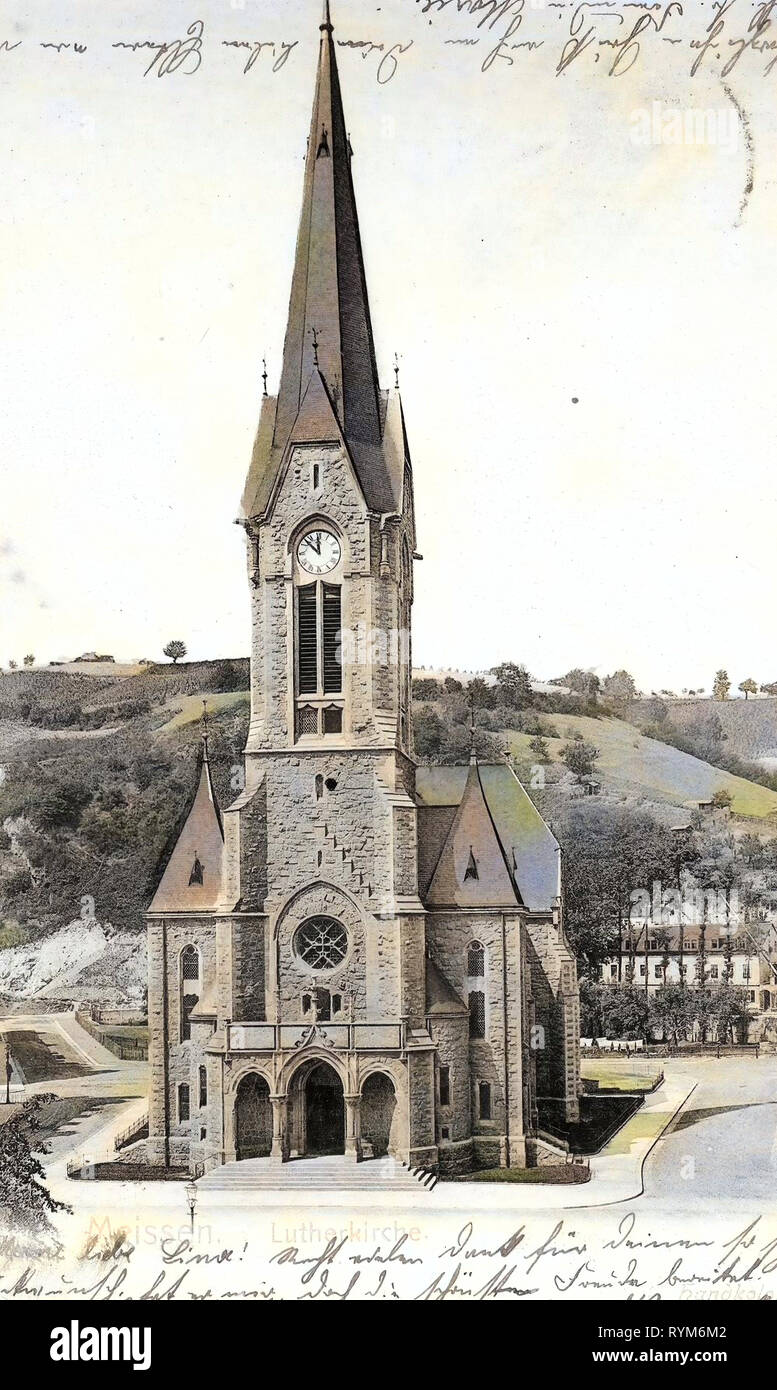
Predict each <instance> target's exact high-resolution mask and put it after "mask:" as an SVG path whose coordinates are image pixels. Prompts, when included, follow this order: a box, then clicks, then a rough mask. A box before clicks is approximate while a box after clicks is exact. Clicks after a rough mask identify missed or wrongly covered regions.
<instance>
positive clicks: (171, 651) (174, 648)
mask: <svg viewBox="0 0 777 1390" xmlns="http://www.w3.org/2000/svg"><path fill="white" fill-rule="evenodd" d="M162 651H163V652H164V654H165V656H169V657H170V660H171V661H172V663H173V665H175V663H176V662H177V661H180V659H181V657H182V656H186V643H185V642H180V641H179V640H178V639H177V638H174V639H173V641H172V642H168V644H167V646H166V647H163V648H162Z"/></svg>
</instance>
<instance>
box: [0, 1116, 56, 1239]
mask: <svg viewBox="0 0 777 1390" xmlns="http://www.w3.org/2000/svg"><path fill="white" fill-rule="evenodd" d="M53 1100H56V1097H55V1096H54V1095H50V1094H47V1093H46V1094H43V1095H38V1096H33V1098H32V1100H28V1101H25V1103H24V1105H23V1106H22V1107H21V1109H20V1110H18V1111H17V1112H16V1114H15V1115H12V1116H11V1118H10V1120H7V1121H6V1123H5V1124H4V1125H0V1211H2V1212H3V1214H4V1217H5V1220H6V1221H7V1222H8V1224H9V1225H10V1226H15V1227H17V1229H21V1230H24V1231H28V1232H31V1233H34V1234H36V1235H42V1234H45V1233H47V1232H50V1231H52V1230H53V1229H54V1228H53V1226H52V1223H51V1215H52V1213H53V1212H56V1211H70V1207H68V1206H67V1204H66V1203H65V1202H58V1201H57V1200H56V1199H55V1198H54V1197H52V1196H51V1193H50V1192H49V1191H48V1189H47V1188H46V1187H45V1186H44V1184H43V1182H42V1181H41V1179H42V1178H44V1177H45V1173H44V1171H43V1167H42V1165H41V1164H40V1162H39V1160H38V1159H37V1158H36V1157H35V1155H36V1154H39V1153H40V1154H45V1153H48V1148H47V1147H46V1145H45V1144H44V1143H43V1142H42V1141H41V1139H40V1138H39V1136H38V1134H37V1130H38V1129H39V1127H40V1122H39V1112H40V1110H41V1107H42V1106H44V1105H46V1104H47V1103H49V1102H50V1101H53Z"/></svg>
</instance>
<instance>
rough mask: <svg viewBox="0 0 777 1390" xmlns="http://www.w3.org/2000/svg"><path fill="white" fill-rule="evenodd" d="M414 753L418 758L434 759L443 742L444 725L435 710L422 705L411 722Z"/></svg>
mask: <svg viewBox="0 0 777 1390" xmlns="http://www.w3.org/2000/svg"><path fill="white" fill-rule="evenodd" d="M413 732H414V734H415V751H416V753H417V755H418V757H419V758H421V759H423V758H436V757H437V756H438V755H439V754H440V752H441V751H442V746H443V743H444V742H445V725H444V724H443V722H442V720H441V718H440V716H439V714H438V713H437V711H436V710H433V709H430V708H429V706H428V705H422V706H421V708H420V709H419V710H418V711H417V712H416V715H415V719H414V721H413Z"/></svg>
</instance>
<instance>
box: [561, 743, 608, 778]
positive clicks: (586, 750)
mask: <svg viewBox="0 0 777 1390" xmlns="http://www.w3.org/2000/svg"><path fill="white" fill-rule="evenodd" d="M598 757H599V749H598V748H594V746H593V744H592V743H586V741H585V739H584V738H582V737H580V735H578V736H577V738H573V739H572V742H571V743H566V744H565V745H564V747H563V748H562V750H561V761H562V762H563V763H564V765H565V767H567V768H568V769H569V771H570V772H573V773H574V774H575V776H576V778H577V780H578V782H579V781H580V780H581V778H583V777H590V776H591V773H592V772H593V770H594V767H595V766H596V762H597V759H598Z"/></svg>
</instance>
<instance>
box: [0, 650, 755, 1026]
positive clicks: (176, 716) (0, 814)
mask: <svg viewBox="0 0 777 1390" xmlns="http://www.w3.org/2000/svg"><path fill="white" fill-rule="evenodd" d="M247 684H248V663H247V662H246V661H244V660H235V661H220V662H196V663H195V662H191V663H181V664H179V665H178V666H172V665H168V666H156V667H154V666H141V667H138V668H137V669H136V670H135V671H134V672H127V671H126V670H118V671H116V670H114V671H111V672H110V673H106V670H105V668H104V667H101V666H98V667H97V668H96V669H95V670H94V672H93V673H91V672H86V671H83V670H78V671H73V670H64V669H61V668H59V669H54V670H52V669H50V668H49V669H46V670H38V671H36V670H32V671H29V670H27V671H17V672H11V673H5V674H0V994H2V995H4V996H5V997H9V996H11V995H15V996H17V997H18V996H19V994H20V992H21V991H25V992H27V993H29V994H34V996H35V998H36V999H39V1000H43V1001H45V1000H46V999H49V998H55V997H57V998H63V999H78V998H85V999H87V998H95V999H105V1000H107V999H112V1000H114V1001H115V1002H122V1001H124V1002H133V1003H135V1002H137V999H138V994H139V990H141V989H142V979H143V973H144V954H143V953H144V943H143V938H142V935H141V932H142V927H143V913H144V909H145V907H146V904H147V903H148V901H149V899H150V897H151V895H152V893H153V890H154V887H155V885H156V882H157V879H158V874H159V872H160V865H161V864H163V862H164V861H165V858H166V855H167V853H168V852H169V849H170V847H171V846H172V844H173V843H174V840H175V837H176V835H177V833H178V830H179V828H180V825H181V824H182V821H183V818H184V816H185V814H186V811H187V809H188V804H189V800H190V797H191V795H192V793H193V790H194V786H195V782H196V771H197V753H198V749H199V746H200V729H201V719H202V705H203V699H205V700H206V701H207V705H208V715H209V729H210V753H211V766H212V770H213V776H214V782H215V785H216V789H217V792H218V795H219V797H220V798H221V800H222V803H223V804H229V802H230V801H231V800H232V799H233V798H234V795H235V791H236V789H238V788H239V786H240V773H241V765H242V757H241V755H242V749H243V745H244V742H245V736H246V731H247V725H248V713H249V711H248V692H247ZM532 699H533V700H534V705H533V707H532V708H530V709H528V710H526V711H520V710H516V709H515V708H508V707H507V706H504V705H498V704H497V705H494V706H492V707H491V708H489V709H479V710H478V712H477V713H478V728H477V729H476V742H477V743H478V748H479V752H480V753H481V755H482V757H483V759H484V760H488V759H489V758H492V757H499V756H501V755H502V753H503V752H505V751H509V752H510V753H511V754H512V755H513V757H514V759H515V762H516V765H517V766H518V768H519V769H520V770H521V772H522V773H523V774H524V775H526V774H527V773H528V772H529V769H530V767H531V764H532V763H533V762H534V760H535V759H534V755H533V754H532V750H531V749H530V747H529V743H530V739H531V738H532V736H533V735H536V733H537V732H540V731H541V732H542V733H543V735H544V736H545V737H546V740H547V744H548V750H549V755H550V760H551V773H550V776H549V779H548V782H549V785H548V788H547V790H546V792H544V793H543V792H539V793H534V794H535V795H537V796H538V801H539V804H540V806H541V809H542V810H543V811H544V812H545V814H549V815H551V816H552V817H553V819H554V822H555V820H556V817H558V824H559V833H560V835H561V838H562V840H563V833H562V831H561V826H563V825H564V823H565V815H564V807H565V806H567V807H570V806H574V805H578V806H580V802H579V801H577V802H576V801H575V798H576V797H579V796H580V787H579V785H578V784H576V783H575V780H574V778H572V776H571V774H569V773H567V772H566V771H565V769H564V768H563V767H562V765H561V764H560V761H559V759H560V753H561V749H562V747H563V746H564V744H565V743H567V742H569V740H570V739H571V738H573V737H574V735H575V734H581V735H582V737H583V738H584V739H585V740H586V742H588V743H591V744H593V745H594V746H595V747H596V748H598V749H599V751H600V757H599V762H598V765H597V775H598V776H599V777H600V780H601V784H602V787H601V794H600V796H599V797H597V798H596V799H595V803H594V800H593V799H592V800H590V801H587V802H586V804H585V806H584V807H582V806H581V809H582V810H585V811H586V812H587V813H588V816H587V818H589V817H590V812H591V811H593V809H594V804H595V805H596V806H598V808H599V812H600V813H607V812H608V809H609V812H611V813H612V814H615V815H620V814H622V812H623V811H626V812H631V811H634V812H638V813H641V814H644V813H647V814H648V815H649V816H651V817H653V819H654V820H656V821H659V822H661V823H663V825H664V826H667V827H668V826H671V825H672V824H676V823H677V822H678V820H685V819H687V817H688V814H689V812H690V810H691V808H693V807H694V806H695V804H696V803H697V802H699V801H705V800H708V799H709V798H710V797H711V796H712V794H713V792H714V791H716V790H717V789H719V788H726V789H727V790H728V791H729V792H730V793H731V795H732V798H733V810H734V812H735V813H736V814H739V815H741V816H744V817H754V818H759V819H760V825H758V826H753V825H752V822H750V823H749V824H750V827H751V828H752V829H757V830H761V828H763V829H764V830H767V829H772V827H773V825H774V821H775V820H777V792H775V791H771V790H769V789H768V788H766V787H764V786H761V785H759V784H757V783H754V782H751V781H748V780H747V779H746V778H745V777H741V776H737V775H734V774H732V773H729V772H725V771H722V770H720V769H717V768H715V767H713V766H711V765H710V764H709V763H707V762H705V761H703V760H702V759H700V758H698V757H694V756H692V755H690V754H688V753H685V752H681V751H679V750H678V749H677V748H675V747H672V746H670V745H668V744H666V743H662V742H658V741H657V740H655V739H653V738H651V737H646V736H645V735H644V734H643V733H641V732H640V730H639V728H638V727H637V726H636V724H634V723H630V722H627V721H625V720H623V719H617V718H614V717H610V716H607V717H605V716H602V717H600V718H596V717H593V715H592V713H591V712H590V711H589V713H588V714H577V713H574V712H571V713H566V712H563V711H564V710H565V709H567V708H571V709H572V711H574V709H575V707H576V704H579V702H577V701H576V700H575V698H574V697H572V696H569V695H568V694H567V695H566V696H564V695H559V694H558V693H555V694H553V695H552V696H551V695H547V696H546V695H542V694H539V693H536V692H535V695H534V696H532ZM553 701H555V703H552V702H553ZM698 703H699V702H696V704H695V705H694V709H698ZM763 703H764V704H765V703H766V702H763ZM769 703H770V704H772V703H773V702H769ZM749 706H750V709H749V710H748V715H749V713H750V710H754V709H755V708H756V706H755V705H754V704H753V703H752V702H749ZM433 708H434V702H432V703H430V702H429V701H428V700H426V701H423V702H422V703H420V704H419V705H417V707H416V716H417V728H418V732H419V757H421V758H422V759H424V758H426V757H431V758H432V759H433V760H436V761H449V762H450V761H459V762H461V761H466V760H467V758H468V756H469V747H470V734H469V721H470V710H469V707H468V705H467V703H466V699H465V698H464V696H463V694H462V693H461V692H459V693H458V694H454V695H453V696H452V697H450V698H449V699H448V704H447V705H446V704H445V702H444V701H443V699H442V697H441V698H440V700H439V702H438V704H437V710H438V713H437V715H436V716H435V718H436V724H437V732H438V736H439V730H440V729H442V730H443V733H444V734H445V735H446V737H447V739H448V743H447V747H446V748H445V749H441V750H439V751H438V754H437V756H436V757H435V754H434V752H433V750H431V749H430V748H429V746H428V736H429V732H430V729H429V717H430V712H431V711H432V710H433ZM732 708H733V705H732ZM726 712H727V711H726ZM593 713H594V714H595V710H594V712H593ZM737 713H738V711H737ZM425 720H426V730H425V733H424V721H425ZM508 725H509V726H510V727H507V726H508ZM519 726H520V727H519ZM432 732H434V730H432ZM424 736H425V737H426V747H425V748H422V747H421V745H422V743H423V742H424ZM759 746H760V745H759ZM746 828H747V827H746V826H745V824H744V823H742V827H741V830H740V831H739V832H737V833H743V832H744V829H746ZM772 833H773V830H772ZM84 923H86V924H88V926H89V930H86V929H85V927H84ZM58 934H60V935H58ZM47 942H48V943H49V944H48V946H47V945H46V943H47ZM41 952H43V953H42V954H41ZM36 960H37V961H38V964H37V965H36V964H35V962H36ZM25 981H26V983H25Z"/></svg>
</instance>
